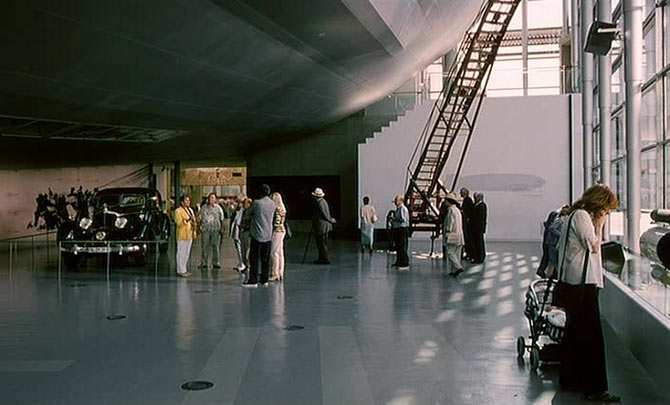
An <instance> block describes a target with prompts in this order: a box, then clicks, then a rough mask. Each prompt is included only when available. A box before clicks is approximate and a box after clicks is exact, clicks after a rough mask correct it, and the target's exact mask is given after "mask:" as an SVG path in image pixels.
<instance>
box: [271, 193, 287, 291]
mask: <svg viewBox="0 0 670 405" xmlns="http://www.w3.org/2000/svg"><path fill="white" fill-rule="evenodd" d="M270 198H272V201H274V203H275V205H276V209H275V214H274V218H273V221H272V243H271V248H270V269H271V270H272V275H271V277H270V281H281V280H283V279H284V267H285V266H284V264H285V260H284V237H285V236H286V226H285V223H286V207H285V206H284V202H283V201H282V197H281V194H279V193H277V192H274V193H272V195H271V196H270Z"/></svg>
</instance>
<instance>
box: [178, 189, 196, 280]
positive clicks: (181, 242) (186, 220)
mask: <svg viewBox="0 0 670 405" xmlns="http://www.w3.org/2000/svg"><path fill="white" fill-rule="evenodd" d="M174 220H175V224H176V225H177V275H179V276H182V277H188V276H190V275H191V273H190V272H189V271H188V258H189V256H190V255H191V244H193V239H194V238H195V229H196V219H195V214H194V213H193V210H192V209H191V199H190V198H189V197H188V196H182V197H181V206H180V207H179V208H177V209H176V210H175V212H174Z"/></svg>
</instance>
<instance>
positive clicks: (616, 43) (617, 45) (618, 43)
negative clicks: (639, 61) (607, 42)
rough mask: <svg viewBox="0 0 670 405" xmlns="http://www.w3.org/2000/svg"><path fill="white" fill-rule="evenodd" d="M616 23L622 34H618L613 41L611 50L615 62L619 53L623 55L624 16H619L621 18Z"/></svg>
mask: <svg viewBox="0 0 670 405" xmlns="http://www.w3.org/2000/svg"><path fill="white" fill-rule="evenodd" d="M612 10H614V7H612ZM616 25H617V29H618V31H619V32H621V33H622V34H621V35H620V36H617V37H616V38H614V40H613V41H612V51H611V55H612V62H614V61H615V60H616V58H617V57H618V56H619V55H621V49H622V47H623V39H622V38H623V18H621V17H619V19H617V21H616Z"/></svg>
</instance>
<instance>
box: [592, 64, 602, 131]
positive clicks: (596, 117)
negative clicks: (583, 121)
mask: <svg viewBox="0 0 670 405" xmlns="http://www.w3.org/2000/svg"><path fill="white" fill-rule="evenodd" d="M596 76H598V75H596ZM598 124H600V97H599V96H598V92H597V91H596V92H594V93H593V125H594V126H595V125H598Z"/></svg>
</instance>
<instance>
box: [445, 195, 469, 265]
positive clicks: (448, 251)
mask: <svg viewBox="0 0 670 405" xmlns="http://www.w3.org/2000/svg"><path fill="white" fill-rule="evenodd" d="M456 198H457V197H456V194H454V193H449V194H447V197H446V199H445V201H444V203H443V209H442V211H443V214H442V215H444V220H443V222H442V234H443V240H442V247H443V250H442V253H443V258H444V260H445V261H446V263H447V271H448V272H449V275H450V276H454V277H455V276H457V275H459V274H460V273H462V272H463V265H462V264H461V255H462V252H463V245H464V244H465V237H464V235H463V217H462V215H461V210H460V209H459V208H458V201H457V200H456Z"/></svg>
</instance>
